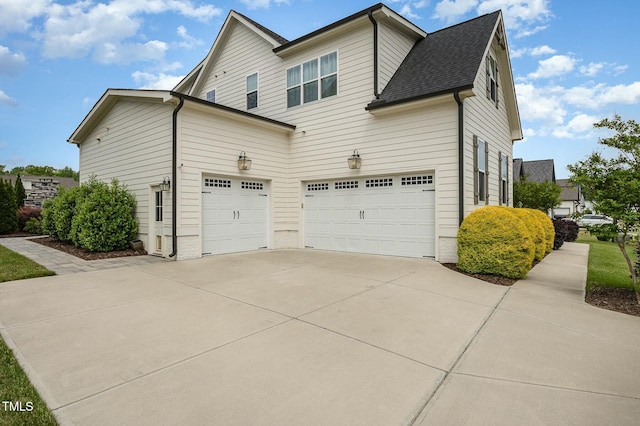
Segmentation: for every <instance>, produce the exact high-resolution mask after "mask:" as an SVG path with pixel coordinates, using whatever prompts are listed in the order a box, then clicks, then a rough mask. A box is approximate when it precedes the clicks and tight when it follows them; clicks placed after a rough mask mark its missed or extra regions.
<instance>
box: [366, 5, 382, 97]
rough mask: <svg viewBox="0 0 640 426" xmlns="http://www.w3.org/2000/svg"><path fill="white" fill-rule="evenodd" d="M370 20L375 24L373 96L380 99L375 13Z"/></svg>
mask: <svg viewBox="0 0 640 426" xmlns="http://www.w3.org/2000/svg"><path fill="white" fill-rule="evenodd" d="M368 16H369V20H370V21H371V23H372V24H373V95H374V96H375V97H376V99H380V93H378V22H377V21H376V20H375V19H374V18H373V11H371V10H370V11H369V13H368Z"/></svg>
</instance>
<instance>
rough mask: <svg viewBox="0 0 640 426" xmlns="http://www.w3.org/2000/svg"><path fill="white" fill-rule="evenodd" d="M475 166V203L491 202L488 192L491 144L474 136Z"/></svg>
mask: <svg viewBox="0 0 640 426" xmlns="http://www.w3.org/2000/svg"><path fill="white" fill-rule="evenodd" d="M473 147H474V150H473V163H474V164H473V168H474V176H473V178H474V179H473V181H474V182H473V183H474V204H479V202H481V201H483V202H484V203H485V204H489V194H488V192H487V191H488V188H487V187H488V175H489V173H488V165H489V164H488V163H489V155H488V154H489V145H488V144H487V142H485V141H484V140H482V139H480V138H478V137H477V136H475V135H474V136H473Z"/></svg>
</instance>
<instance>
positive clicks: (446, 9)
mask: <svg viewBox="0 0 640 426" xmlns="http://www.w3.org/2000/svg"><path fill="white" fill-rule="evenodd" d="M476 6H478V1H477V0H442V1H440V2H438V3H437V4H436V7H435V13H434V14H433V17H434V18H438V19H441V20H443V21H445V22H448V23H452V22H455V21H456V20H458V19H459V18H460V17H461V16H463V15H464V14H466V13H468V12H470V11H472V10H473V9H474V8H475V7H476Z"/></svg>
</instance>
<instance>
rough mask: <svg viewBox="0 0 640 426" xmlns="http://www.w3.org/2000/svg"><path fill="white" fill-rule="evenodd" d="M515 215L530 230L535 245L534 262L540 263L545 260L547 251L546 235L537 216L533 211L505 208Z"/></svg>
mask: <svg viewBox="0 0 640 426" xmlns="http://www.w3.org/2000/svg"><path fill="white" fill-rule="evenodd" d="M505 208H508V209H510V210H511V211H512V212H513V213H515V214H516V215H517V216H518V217H519V218H520V220H521V221H523V222H524V224H525V226H526V227H527V229H528V230H529V233H530V234H531V237H532V238H533V244H534V260H537V261H538V262H539V261H541V260H542V259H543V258H544V255H545V254H546V249H547V242H546V233H545V230H544V228H543V227H542V224H541V223H540V219H539V218H538V216H537V215H535V214H533V213H531V209H524V208H514V209H511V208H510V207H505Z"/></svg>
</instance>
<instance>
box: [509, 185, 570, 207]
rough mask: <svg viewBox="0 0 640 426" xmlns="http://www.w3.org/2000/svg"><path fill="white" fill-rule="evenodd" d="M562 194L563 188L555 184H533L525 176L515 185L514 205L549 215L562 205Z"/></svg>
mask: <svg viewBox="0 0 640 426" xmlns="http://www.w3.org/2000/svg"><path fill="white" fill-rule="evenodd" d="M561 192H562V188H560V187H559V186H558V185H556V184H555V183H553V182H549V181H545V182H542V183H538V182H531V181H529V180H527V178H526V176H525V177H524V178H523V179H522V180H520V182H514V183H513V205H514V206H516V207H525V208H528V209H536V210H542V211H543V212H545V213H547V212H548V211H549V210H551V209H553V208H555V207H558V206H559V205H560V193H561Z"/></svg>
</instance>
